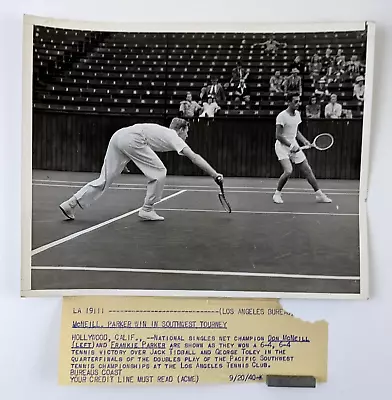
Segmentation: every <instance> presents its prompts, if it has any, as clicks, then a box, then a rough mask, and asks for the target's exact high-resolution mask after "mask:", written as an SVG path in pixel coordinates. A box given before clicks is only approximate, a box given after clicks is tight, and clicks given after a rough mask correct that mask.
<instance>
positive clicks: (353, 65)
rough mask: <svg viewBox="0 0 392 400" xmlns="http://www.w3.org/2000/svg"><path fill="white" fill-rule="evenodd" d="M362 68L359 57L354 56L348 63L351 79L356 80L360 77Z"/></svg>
mask: <svg viewBox="0 0 392 400" xmlns="http://www.w3.org/2000/svg"><path fill="white" fill-rule="evenodd" d="M360 68H361V62H360V61H359V60H358V56H357V55H356V54H353V55H352V56H351V60H350V61H348V62H347V72H348V74H349V77H350V79H355V78H356V77H357V76H359V73H360Z"/></svg>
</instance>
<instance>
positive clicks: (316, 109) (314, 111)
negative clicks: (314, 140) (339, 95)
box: [306, 96, 321, 118]
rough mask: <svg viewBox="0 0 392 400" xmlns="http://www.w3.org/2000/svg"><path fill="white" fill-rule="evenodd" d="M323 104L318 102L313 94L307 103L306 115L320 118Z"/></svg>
mask: <svg viewBox="0 0 392 400" xmlns="http://www.w3.org/2000/svg"><path fill="white" fill-rule="evenodd" d="M320 115H321V106H320V104H318V103H317V97H316V96H311V97H310V99H309V104H307V105H306V117H307V118H320Z"/></svg>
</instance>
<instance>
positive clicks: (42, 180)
mask: <svg viewBox="0 0 392 400" xmlns="http://www.w3.org/2000/svg"><path fill="white" fill-rule="evenodd" d="M33 182H38V183H46V182H47V183H64V184H77V185H82V186H84V185H85V184H86V183H88V182H79V181H62V180H50V179H33ZM113 185H114V186H117V185H119V186H144V187H146V184H144V183H122V182H114V183H113ZM165 186H166V187H174V188H184V189H188V188H201V189H202V188H211V189H213V188H215V187H216V186H214V185H174V184H167V185H165ZM227 189H262V190H276V187H262V186H225V190H227ZM286 190H304V191H313V189H311V188H309V189H308V188H293V187H289V186H287V187H286ZM325 190H326V191H327V190H331V191H336V192H338V191H346V192H358V191H359V189H348V188H343V189H342V188H340V189H339V188H326V189H325Z"/></svg>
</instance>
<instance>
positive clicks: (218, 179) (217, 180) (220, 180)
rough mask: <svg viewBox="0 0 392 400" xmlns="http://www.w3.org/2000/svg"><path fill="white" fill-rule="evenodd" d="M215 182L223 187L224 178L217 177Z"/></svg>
mask: <svg viewBox="0 0 392 400" xmlns="http://www.w3.org/2000/svg"><path fill="white" fill-rule="evenodd" d="M215 182H216V183H217V184H218V185H221V184H222V182H223V178H222V177H221V176H217V177H216V178H215Z"/></svg>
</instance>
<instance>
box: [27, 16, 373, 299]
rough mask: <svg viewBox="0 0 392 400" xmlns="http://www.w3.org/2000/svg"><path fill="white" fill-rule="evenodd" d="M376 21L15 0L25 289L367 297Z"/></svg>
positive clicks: (32, 292) (43, 292)
mask: <svg viewBox="0 0 392 400" xmlns="http://www.w3.org/2000/svg"><path fill="white" fill-rule="evenodd" d="M374 37H375V26H374V25H373V24H372V23H368V22H361V23H348V24H342V23H328V24H324V23H323V24H317V23H315V24H299V25H293V24H291V25H284V24H279V25H273V24H254V23H252V24H237V25H232V24H218V25H216V24H214V25H206V24H204V25H203V24H191V25H189V24H183V25H176V24H166V25H165V24H163V25H159V24H155V25H153V24H151V25H148V24H131V23H130V24H111V23H97V22H94V23H93V22H80V21H65V20H54V19H44V18H39V17H32V16H25V20H24V43H23V49H24V58H23V63H24V64H23V186H22V194H23V207H22V209H23V210H22V211H23V227H22V231H23V241H22V244H23V258H22V261H23V262H22V292H21V293H22V296H51V295H59V294H60V295H75V294H84V295H89V294H106V293H107V294H127V295H158V296H161V295H164V296H167V295H175V296H213V297H214V296H219V297H221V296H225V297H227V296H229V297H281V298H285V297H294V298H306V297H309V298H332V299H333V298H349V299H362V298H367V297H368V243H367V224H366V208H365V199H366V193H367V176H368V167H369V144H370V134H371V129H370V125H371V109H372V83H373V53H374ZM320 134H324V136H321V137H320V138H321V139H317V140H319V142H317V141H316V142H314V140H315V138H317V137H319V135H320ZM323 138H327V140H330V143H329V145H328V148H327V149H326V150H325V149H321V147H320V146H318V147H315V146H309V145H310V144H314V143H316V144H317V143H319V144H320V145H322V144H323V140H324V139H323ZM303 146H308V147H307V148H305V149H303V148H302V147H303ZM219 182H223V189H224V194H225V196H226V199H227V201H228V202H229V203H230V207H231V212H228V211H227V210H226V209H225V208H224V207H223V205H222V203H221V202H220V199H219V198H218V194H219V193H220V192H221V187H220V185H219Z"/></svg>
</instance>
